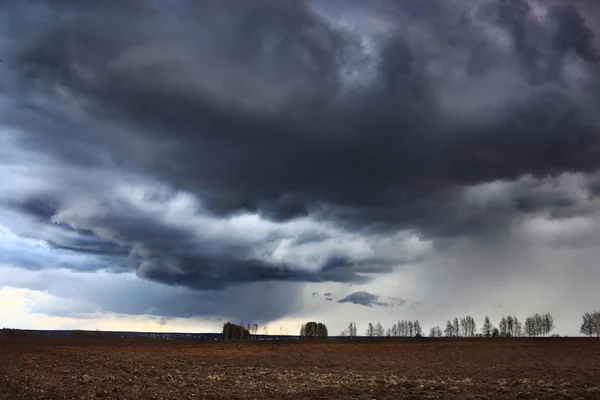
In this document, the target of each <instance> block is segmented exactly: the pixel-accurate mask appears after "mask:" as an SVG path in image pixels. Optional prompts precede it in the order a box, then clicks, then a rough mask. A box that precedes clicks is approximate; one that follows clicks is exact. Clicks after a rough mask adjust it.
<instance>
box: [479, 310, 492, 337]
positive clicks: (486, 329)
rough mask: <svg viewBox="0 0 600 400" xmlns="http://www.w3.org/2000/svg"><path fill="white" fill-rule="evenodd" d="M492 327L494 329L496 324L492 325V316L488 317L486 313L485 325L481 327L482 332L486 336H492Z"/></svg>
mask: <svg viewBox="0 0 600 400" xmlns="http://www.w3.org/2000/svg"><path fill="white" fill-rule="evenodd" d="M492 329H494V326H493V325H492V322H491V321H490V317H488V316H487V315H486V316H485V319H484V320H483V326H482V327H481V333H482V334H483V336H485V337H490V336H492Z"/></svg>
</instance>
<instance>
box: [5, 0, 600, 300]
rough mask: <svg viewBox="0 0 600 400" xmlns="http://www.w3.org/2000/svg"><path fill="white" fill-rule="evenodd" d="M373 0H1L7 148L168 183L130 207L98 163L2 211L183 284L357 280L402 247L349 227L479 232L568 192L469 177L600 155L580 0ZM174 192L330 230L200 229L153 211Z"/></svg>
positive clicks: (199, 213) (546, 171)
mask: <svg viewBox="0 0 600 400" xmlns="http://www.w3.org/2000/svg"><path fill="white" fill-rule="evenodd" d="M373 4H374V6H373V7H372V8H369V9H366V8H365V6H364V3H362V2H355V1H350V0H348V1H340V0H338V1H334V2H331V3H328V2H326V1H315V2H308V1H301V0H295V1H294V0H287V1H275V0H272V1H270V0H260V1H251V2H250V1H241V0H239V1H238V0H235V1H234V0H231V1H216V0H202V1H195V2H183V1H182V2H176V3H169V4H168V5H167V4H166V3H163V2H150V1H142V0H137V1H100V0H97V1H91V0H90V1H67V0H61V1H52V2H50V1H48V0H46V1H44V0H29V1H16V0H14V1H7V2H5V7H4V9H3V10H2V11H0V14H1V15H2V18H3V19H8V20H9V21H10V23H9V24H3V27H2V28H0V29H1V33H2V35H3V36H2V38H0V50H1V51H2V53H3V54H2V56H3V58H4V59H5V70H4V71H2V72H3V73H5V74H4V76H3V80H4V94H5V95H6V96H8V97H9V98H10V104H11V107H5V108H3V109H2V111H1V113H2V117H3V120H4V121H6V123H7V124H9V125H10V126H11V127H14V128H18V129H20V130H22V131H24V132H20V133H19V137H18V140H19V145H20V146H22V148H26V149H34V150H35V151H41V152H43V153H47V154H49V155H50V156H51V157H53V158H54V161H55V162H56V163H60V164H62V165H66V166H68V168H70V169H71V170H72V171H76V172H68V173H72V174H75V173H77V174H82V175H84V174H86V173H88V172H89V171H93V170H95V169H100V170H106V171H110V172H111V173H113V174H114V176H115V180H117V179H121V175H123V171H127V172H128V173H132V174H139V175H140V176H143V177H145V178H146V179H149V180H152V181H153V182H162V183H165V184H166V185H167V186H168V189H165V190H164V191H160V190H159V191H147V192H146V193H144V195H143V196H142V197H143V199H142V200H139V201H137V203H136V202H127V201H122V199H121V200H119V199H117V200H115V199H113V198H111V196H113V193H112V192H111V190H112V188H111V187H110V186H104V183H102V184H100V182H98V181H94V179H93V178H90V179H89V180H88V181H85V180H84V179H83V178H81V180H80V181H78V183H77V184H72V183H71V182H70V181H69V180H63V177H62V176H61V177H60V179H59V178H57V177H55V176H52V179H55V180H56V182H57V184H56V185H57V186H58V187H57V188H55V189H54V191H53V193H51V196H49V197H50V198H52V199H53V201H52V202H51V203H47V204H46V203H45V204H41V203H39V202H37V201H36V200H35V199H37V197H35V196H32V199H31V200H30V199H29V197H26V196H21V197H20V199H21V200H22V202H21V203H18V204H15V203H14V202H12V203H10V204H9V205H8V206H10V207H11V208H12V209H16V210H18V212H21V213H24V214H27V215H29V216H31V217H32V218H35V219H36V220H38V221H40V223H43V222H49V221H50V220H53V221H54V222H55V223H60V224H61V225H60V226H61V227H62V228H63V229H74V230H76V231H77V232H79V233H81V236H80V237H79V238H78V239H77V240H72V241H71V242H69V243H63V242H61V243H56V245H57V247H61V248H65V249H69V250H70V251H76V252H86V253H103V254H110V255H123V253H124V252H127V257H123V261H122V262H123V263H124V264H126V265H130V266H131V267H133V268H135V269H136V270H137V273H138V275H139V276H140V277H143V278H146V279H149V280H153V281H157V282H164V283H167V284H171V285H184V286H188V287H192V288H195V289H223V288H226V287H227V286H228V285H230V284H242V283H250V282H254V281H272V280H291V281H309V282H320V281H338V282H349V283H360V282H365V281H366V280H367V278H365V276H364V274H365V273H381V272H390V271H392V270H393V268H394V266H395V265H397V264H398V263H401V262H407V261H412V260H414V257H412V258H411V257H407V258H406V259H403V258H402V257H398V256H393V257H389V256H388V255H385V254H383V255H381V256H380V255H379V254H377V253H374V254H377V255H368V256H356V255H352V254H349V253H350V250H351V249H353V248H355V247H354V246H353V245H351V244H352V243H350V241H351V240H354V238H353V237H351V236H352V235H353V234H356V235H360V236H362V237H364V238H366V239H365V240H367V241H376V240H380V239H381V238H380V237H378V236H377V235H378V234H380V233H381V232H386V233H387V232H394V231H398V230H401V229H408V230H411V231H413V232H416V233H418V234H421V235H424V236H425V237H433V238H437V237H451V236H456V235H476V234H482V233H485V232H487V231H489V230H493V229H498V228H499V227H501V226H503V225H504V224H507V223H508V222H510V220H511V218H512V217H513V215H514V213H515V212H516V213H522V214H525V213H529V212H534V211H536V210H540V209H546V208H553V207H568V206H570V205H571V204H572V203H569V201H575V200H571V199H568V198H567V199H560V198H558V199H556V202H555V201H549V200H545V201H540V200H539V197H536V196H535V193H533V192H532V191H531V190H529V187H525V188H524V189H522V190H521V191H520V192H518V191H516V192H515V193H516V194H515V196H517V195H518V196H519V197H518V198H517V199H516V200H515V203H516V206H512V205H511V206H510V207H504V206H503V207H500V208H498V209H495V208H493V205H491V206H489V207H491V208H492V209H493V211H494V212H484V211H489V209H483V210H481V209H478V210H476V211H477V212H475V211H474V209H473V208H468V207H465V206H464V204H463V203H462V202H463V200H464V198H463V197H464V187H465V186H469V185H479V184H485V183H487V182H490V181H496V180H512V179H518V178H520V177H522V176H523V175H526V174H530V175H533V176H537V177H545V176H548V175H557V174H560V173H563V172H571V171H574V172H584V173H586V172H591V171H595V170H596V168H597V167H598V166H599V163H600V157H599V156H600V154H599V150H598V149H599V148H600V147H599V146H598V144H599V143H598V131H597V127H596V126H595V125H594V122H593V118H592V117H593V116H595V115H596V114H597V110H598V104H597V103H594V102H593V95H590V94H589V93H586V90H588V86H589V87H594V85H596V87H600V79H599V78H598V75H597V74H594V71H596V70H597V68H598V67H597V65H596V64H597V62H598V52H597V50H596V45H595V41H594V35H593V32H592V31H591V30H590V28H588V27H587V25H586V21H585V18H584V16H582V15H581V14H580V13H579V12H578V10H577V8H575V7H574V6H572V5H564V4H563V3H561V4H558V5H556V6H551V7H550V8H549V11H548V14H547V18H546V19H544V20H541V19H539V18H537V17H536V14H535V12H534V11H535V10H534V9H533V8H532V7H531V6H530V5H529V4H528V3H527V2H525V1H524V0H521V1H518V0H511V1H498V2H491V3H490V4H489V5H487V6H484V7H479V8H477V7H475V9H476V10H475V11H473V9H474V7H473V3H472V2H470V1H459V0H456V1H430V2H418V1H412V0H411V1H407V0H404V1H399V0H398V1H392V0H379V1H377V2H376V5H377V6H375V3H373ZM425 5H427V7H425ZM315 10H316V11H315ZM342 17H344V18H346V17H347V18H346V19H349V20H353V21H355V26H348V25H345V26H342V24H341V22H340V21H341V20H342V19H344V18H342ZM373 21H375V22H373ZM567 67H569V68H577V70H578V71H580V75H581V76H579V77H578V78H577V79H575V78H573V77H572V75H570V74H571V73H570V72H568V71H571V70H570V69H569V68H567ZM7 79H8V83H7ZM582 80H583V81H584V82H585V85H584V84H582V83H581V81H582ZM32 151H33V150H32ZM68 168H67V169H68ZM65 174H67V172H65ZM82 188H84V189H82ZM75 190H77V192H78V194H77V196H74V195H73V196H72V195H71V193H72V192H73V191H75ZM179 190H182V191H186V192H187V193H191V194H192V195H193V196H195V198H196V200H197V202H198V204H201V206H197V207H196V208H191V209H190V210H189V212H188V214H187V217H189V219H190V220H194V218H196V219H201V218H212V219H213V220H215V221H222V222H223V221H225V222H226V221H227V220H228V218H232V217H235V216H239V215H241V214H243V213H244V212H257V213H259V214H260V215H261V216H262V217H264V218H266V219H269V220H271V221H280V222H281V221H283V222H285V223H290V224H293V223H295V221H296V220H295V219H294V218H296V217H310V218H313V219H314V220H316V221H319V222H328V223H332V224H334V225H335V226H336V227H337V229H338V230H337V231H332V230H331V229H330V230H324V229H313V228H311V229H291V228H290V229H291V231H290V232H288V231H286V229H287V228H281V229H272V230H271V231H270V234H269V235H266V236H264V237H261V239H256V240H255V241H253V240H252V239H247V238H244V239H243V240H241V239H234V238H229V237H228V236H227V235H221V234H219V235H216V236H214V237H213V236H210V235H212V232H213V230H214V229H213V230H211V229H212V228H211V229H208V228H207V229H205V230H202V231H201V232H200V230H199V229H196V228H195V227H193V226H191V225H190V224H188V222H187V221H186V219H185V218H184V217H181V216H180V218H179V220H178V221H177V222H174V221H173V220H172V219H169V218H166V217H164V215H162V214H161V213H167V211H168V210H167V209H160V207H159V206H160V205H165V204H171V203H173V204H174V205H173V206H172V209H177V207H179V206H178V204H179V203H177V199H174V198H173V197H174V195H173V193H176V192H177V191H179ZM148 192H151V193H148ZM43 195H44V194H43V193H42V194H41V196H42V197H43ZM85 196H88V197H85ZM559 197H560V196H559ZM77 198H79V199H80V201H79V202H78V201H76V200H77ZM86 198H93V199H94V200H97V201H96V203H97V204H96V203H93V204H92V203H91V201H88V202H86V201H85V199H86ZM81 199H84V200H81ZM0 200H1V199H0ZM563 200H564V202H563ZM140 207H141V208H140ZM165 207H166V206H165ZM142 208H143V210H142ZM157 210H159V211H157ZM225 222H223V223H225ZM202 223H205V222H202ZM198 224H200V222H198ZM239 229H244V228H240V227H238V226H235V227H234V228H232V231H237V230H239ZM199 232H200V233H199ZM206 232H208V233H206ZM343 234H348V235H349V236H348V237H347V238H346V239H345V240H347V241H348V243H350V244H349V245H348V246H344V247H343V248H342V249H341V250H339V251H338V252H332V253H330V254H329V253H328V254H326V255H325V256H323V258H322V259H320V258H319V257H320V254H321V253H323V251H321V250H319V251H316V250H315V251H314V257H313V258H311V259H310V260H313V259H319V260H320V261H319V262H316V261H315V262H313V265H318V266H319V268H315V269H310V268H297V265H295V264H294V263H296V264H302V262H304V261H302V262H298V261H295V259H293V260H292V261H289V259H285V260H284V261H281V262H271V263H268V262H266V261H265V259H267V258H269V257H270V256H272V255H273V254H276V253H277V252H278V251H279V252H281V248H282V246H280V245H281V244H282V243H283V241H286V242H285V243H284V244H285V246H288V247H292V248H297V249H305V248H311V249H312V247H311V246H318V245H319V244H321V243H327V241H333V240H334V238H335V237H336V236H341V235H343ZM285 246H283V248H284V250H285V248H286V247H285ZM257 249H258V250H257ZM284 254H285V251H284ZM294 254H296V253H294ZM297 254H299V256H298V257H300V255H301V254H304V253H303V251H301V250H299V251H298V252H297ZM311 262H312V261H311ZM359 293H361V292H359ZM363 293H364V294H366V295H369V294H368V293H366V292H363ZM371 296H373V295H371ZM357 299H358V300H357V301H363V300H364V301H366V300H365V299H366V298H365V299H363V300H361V298H360V296H359V297H357ZM344 300H347V302H355V301H353V300H352V299H349V298H346V299H344ZM340 302H344V301H340ZM369 304H372V305H382V306H383V305H389V304H388V303H379V304H378V300H377V298H373V299H371V300H370V303H369Z"/></svg>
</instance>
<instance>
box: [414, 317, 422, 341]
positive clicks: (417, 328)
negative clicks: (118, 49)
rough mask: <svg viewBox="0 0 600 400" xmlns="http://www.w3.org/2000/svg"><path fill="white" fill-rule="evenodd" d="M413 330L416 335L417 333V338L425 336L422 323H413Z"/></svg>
mask: <svg viewBox="0 0 600 400" xmlns="http://www.w3.org/2000/svg"><path fill="white" fill-rule="evenodd" d="M413 330H414V333H415V336H416V337H421V336H423V329H422V328H421V323H420V322H419V320H416V321H415V322H414V323H413Z"/></svg>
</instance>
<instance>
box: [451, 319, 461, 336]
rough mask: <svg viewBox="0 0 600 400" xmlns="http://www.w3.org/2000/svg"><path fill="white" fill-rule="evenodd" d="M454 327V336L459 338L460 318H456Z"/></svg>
mask: <svg viewBox="0 0 600 400" xmlns="http://www.w3.org/2000/svg"><path fill="white" fill-rule="evenodd" d="M452 326H453V331H454V336H456V337H459V336H460V324H459V322H458V318H454V323H453V325H452Z"/></svg>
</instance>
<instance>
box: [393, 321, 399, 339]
mask: <svg viewBox="0 0 600 400" xmlns="http://www.w3.org/2000/svg"><path fill="white" fill-rule="evenodd" d="M392 336H393V337H398V336H400V335H399V334H398V323H395V324H394V325H392Z"/></svg>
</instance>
